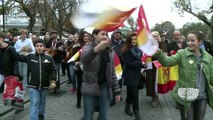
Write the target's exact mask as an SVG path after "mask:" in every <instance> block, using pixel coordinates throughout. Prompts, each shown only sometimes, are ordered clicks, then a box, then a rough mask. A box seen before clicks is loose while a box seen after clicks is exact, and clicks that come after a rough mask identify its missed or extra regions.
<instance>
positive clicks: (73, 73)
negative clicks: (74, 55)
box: [68, 63, 76, 89]
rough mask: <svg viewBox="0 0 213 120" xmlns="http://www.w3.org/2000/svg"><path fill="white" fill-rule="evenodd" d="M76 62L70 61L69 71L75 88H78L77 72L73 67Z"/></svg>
mask: <svg viewBox="0 0 213 120" xmlns="http://www.w3.org/2000/svg"><path fill="white" fill-rule="evenodd" d="M73 66H74V63H69V70H70V71H69V73H68V74H70V79H71V81H72V85H73V88H74V89H76V74H75V69H74V68H73Z"/></svg>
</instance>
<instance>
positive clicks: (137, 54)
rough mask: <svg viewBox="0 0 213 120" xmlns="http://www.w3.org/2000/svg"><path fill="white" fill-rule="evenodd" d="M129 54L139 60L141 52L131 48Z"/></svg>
mask: <svg viewBox="0 0 213 120" xmlns="http://www.w3.org/2000/svg"><path fill="white" fill-rule="evenodd" d="M131 52H132V54H133V56H134V57H135V58H136V59H137V60H140V59H141V56H142V51H141V50H140V49H139V48H137V47H135V46H133V47H132V48H131Z"/></svg>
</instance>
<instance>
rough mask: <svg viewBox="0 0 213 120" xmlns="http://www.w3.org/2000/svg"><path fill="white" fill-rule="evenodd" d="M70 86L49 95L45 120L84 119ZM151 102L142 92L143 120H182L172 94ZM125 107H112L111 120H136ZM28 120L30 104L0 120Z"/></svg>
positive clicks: (209, 116) (211, 114)
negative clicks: (152, 105)
mask: <svg viewBox="0 0 213 120" xmlns="http://www.w3.org/2000/svg"><path fill="white" fill-rule="evenodd" d="M64 79H66V78H64ZM70 86H71V85H70V84H63V85H62V87H61V90H62V91H61V94H60V95H54V96H53V95H48V97H47V105H46V116H45V120H79V119H80V118H81V117H82V115H83V108H80V109H77V108H76V94H69V93H68V92H67V90H68V89H69V88H70ZM122 96H123V98H126V95H125V88H124V90H123V92H122ZM150 100H151V98H149V97H146V96H145V90H140V109H141V111H140V112H141V116H142V118H143V120H180V117H179V112H178V111H177V110H176V109H175V104H174V102H173V101H172V99H171V97H170V94H167V95H159V100H160V105H159V107H158V108H152V107H151V105H150ZM124 105H125V101H121V102H120V103H118V104H116V105H115V106H113V107H111V108H110V110H109V120H134V118H133V117H129V116H127V115H126V114H125V113H124ZM1 107H2V106H1ZM2 108H3V107H2ZM4 108H5V107H4ZM0 112H2V111H0ZM96 116H97V113H95V115H94V118H96ZM212 118H213V112H212V110H210V108H208V109H207V114H206V119H205V120H212ZM28 119H29V102H28V103H26V104H25V109H24V111H22V112H20V113H18V114H15V113H14V111H11V112H9V113H7V114H5V115H3V116H0V120H28ZM94 120H96V119H94Z"/></svg>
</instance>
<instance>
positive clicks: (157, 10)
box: [87, 0, 211, 28]
mask: <svg viewBox="0 0 213 120" xmlns="http://www.w3.org/2000/svg"><path fill="white" fill-rule="evenodd" d="M92 1H96V2H95V3H96V5H97V4H99V5H100V1H101V0H92ZM107 1H108V2H110V3H111V4H112V5H113V6H115V7H116V8H117V7H119V6H120V7H121V6H122V5H121V3H122V4H123V6H126V5H128V6H129V7H130V8H132V7H131V6H134V5H133V4H135V6H138V7H139V5H140V4H143V6H144V10H145V13H146V17H147V20H148V23H149V26H150V28H153V27H154V26H155V25H156V23H158V24H161V23H162V22H165V21H171V22H172V23H173V24H174V25H175V27H176V28H181V27H182V26H183V25H184V24H185V23H187V22H198V21H199V20H198V19H197V18H196V17H194V16H192V15H191V14H189V13H184V14H183V15H182V16H181V15H179V14H178V11H177V9H176V10H172V7H174V5H173V1H174V0H107ZM124 1H125V2H124ZM102 2H105V0H102ZM134 2H135V3H134ZM209 2H211V0H194V1H193V3H195V5H197V7H200V9H204V8H206V7H209V5H211V3H209ZM129 3H131V4H129ZM87 5H88V4H87ZM130 5H131V6H130ZM104 6H106V4H105V3H104ZM99 7H100V6H99ZM102 7H103V6H102ZM95 8H97V7H95ZM121 8H122V7H121ZM132 16H133V17H134V18H135V20H136V19H137V17H138V9H137V10H136V11H135V12H134V13H133V15H132Z"/></svg>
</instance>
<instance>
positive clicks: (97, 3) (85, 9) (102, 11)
mask: <svg viewBox="0 0 213 120" xmlns="http://www.w3.org/2000/svg"><path fill="white" fill-rule="evenodd" d="M109 1H111V4H110V2H109ZM130 2H131V4H129V3H130ZM124 3H126V4H124ZM130 5H131V6H130ZM119 6H120V7H119ZM135 9H136V4H134V5H132V1H130V0H116V1H113V2H112V0H108V2H107V1H106V0H89V2H88V3H87V4H86V5H83V6H82V7H80V8H79V12H78V14H76V15H74V16H73V17H72V18H71V21H72V23H73V25H74V26H75V27H76V28H88V27H93V28H98V29H102V30H105V31H108V32H111V31H113V30H116V29H118V28H119V27H120V26H122V25H123V22H124V21H125V20H126V19H127V18H128V17H129V16H130V15H131V14H132V13H133V11H134V10H135Z"/></svg>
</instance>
